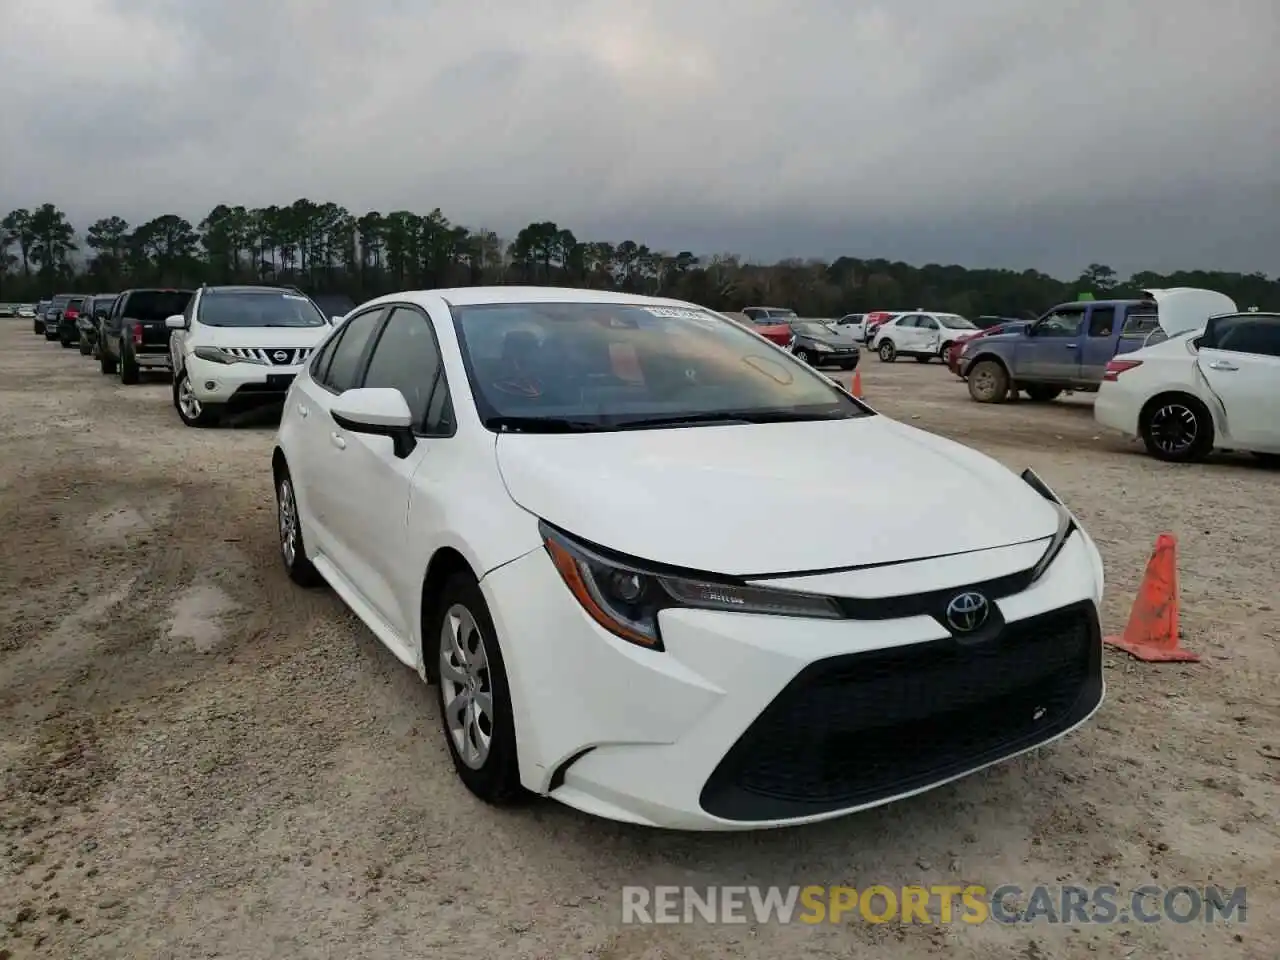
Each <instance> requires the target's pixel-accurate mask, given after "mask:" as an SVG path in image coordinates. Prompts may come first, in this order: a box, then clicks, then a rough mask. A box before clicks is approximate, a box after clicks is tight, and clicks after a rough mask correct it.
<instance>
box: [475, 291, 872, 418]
mask: <svg viewBox="0 0 1280 960" xmlns="http://www.w3.org/2000/svg"><path fill="white" fill-rule="evenodd" d="M451 309H452V312H453V317H454V327H455V329H456V330H457V334H458V342H459V345H460V346H461V348H462V357H463V363H464V365H465V367H466V370H467V377H468V378H469V379H470V381H471V389H472V393H473V395H474V396H475V401H476V407H477V409H478V411H479V413H480V417H481V419H482V420H484V421H485V424H486V426H488V427H490V428H491V429H499V428H502V427H504V426H505V427H508V428H510V429H515V430H528V431H544V432H553V431H554V432H569V431H578V430H581V431H591V430H625V429H638V428H642V427H647V426H655V427H657V426H668V425H670V426H676V425H681V424H686V423H689V424H693V423H708V424H711V423H724V422H751V423H758V422H782V421H790V420H834V419H847V418H850V417H860V416H869V415H870V411H868V410H866V409H865V408H864V407H862V406H860V405H859V404H858V403H856V402H855V401H854V400H852V399H851V398H850V397H849V396H848V394H846V393H844V392H843V391H841V390H839V389H838V388H837V387H836V386H835V385H834V384H833V383H831V382H830V381H829V380H827V378H826V377H823V376H821V375H820V374H817V373H814V372H813V371H811V370H809V369H807V368H806V367H803V366H801V365H800V364H798V363H796V362H794V361H792V360H790V359H788V358H786V357H783V356H780V355H778V353H777V352H776V351H774V350H772V349H770V348H767V347H765V346H763V345H762V344H761V343H760V341H759V339H758V338H757V337H756V336H755V335H754V334H751V333H749V332H747V331H745V330H743V329H741V328H740V327H738V326H737V325H736V324H734V323H731V322H729V321H727V320H725V319H723V318H721V317H717V316H715V315H714V314H712V313H710V312H708V311H705V310H700V309H694V308H686V307H661V306H648V305H640V304H636V305H632V304H613V303H603V304H602V303H513V304H485V305H477V306H464V307H452V308H451Z"/></svg>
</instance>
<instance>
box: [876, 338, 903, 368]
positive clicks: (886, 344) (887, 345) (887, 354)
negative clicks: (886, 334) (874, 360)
mask: <svg viewBox="0 0 1280 960" xmlns="http://www.w3.org/2000/svg"><path fill="white" fill-rule="evenodd" d="M876 353H878V354H879V355H880V362H881V363H893V361H895V360H897V359H898V348H897V347H895V346H894V345H893V341H892V340H881V341H880V346H879V347H878V348H877V349H876Z"/></svg>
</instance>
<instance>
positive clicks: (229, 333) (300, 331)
mask: <svg viewBox="0 0 1280 960" xmlns="http://www.w3.org/2000/svg"><path fill="white" fill-rule="evenodd" d="M332 329H333V328H332V327H331V326H328V325H327V324H326V325H325V326H323V327H206V326H202V327H201V328H200V336H199V345H200V346H206V347H268V348H270V347H311V346H315V345H316V344H317V343H319V342H320V340H321V339H323V338H324V337H325V336H326V335H327V334H328V333H329V331H330V330H332ZM193 345H195V344H194V342H193Z"/></svg>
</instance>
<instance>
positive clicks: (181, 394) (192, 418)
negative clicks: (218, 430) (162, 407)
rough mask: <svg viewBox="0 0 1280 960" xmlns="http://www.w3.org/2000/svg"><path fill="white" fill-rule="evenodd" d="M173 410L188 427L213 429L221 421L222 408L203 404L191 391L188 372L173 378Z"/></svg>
mask: <svg viewBox="0 0 1280 960" xmlns="http://www.w3.org/2000/svg"><path fill="white" fill-rule="evenodd" d="M173 409H175V410H177V411H178V416H179V417H181V418H182V422H183V423H185V424H186V425H187V426H188V427H213V426H217V424H218V421H219V420H220V419H221V414H222V408H221V407H220V406H219V405H217V404H213V403H201V402H200V401H199V400H198V399H197V398H196V395H195V391H193V390H192V389H191V381H190V380H188V379H187V371H185V370H183V371H182V372H181V373H179V374H178V375H177V376H176V377H174V378H173Z"/></svg>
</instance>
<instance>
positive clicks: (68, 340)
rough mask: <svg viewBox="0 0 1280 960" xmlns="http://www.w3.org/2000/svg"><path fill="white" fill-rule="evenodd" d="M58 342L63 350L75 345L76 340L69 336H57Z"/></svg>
mask: <svg viewBox="0 0 1280 960" xmlns="http://www.w3.org/2000/svg"><path fill="white" fill-rule="evenodd" d="M58 342H59V343H60V344H62V348H63V349H64V350H70V349H71V348H72V347H74V346H75V345H76V342H75V341H74V340H72V339H71V338H70V337H63V336H59V337H58Z"/></svg>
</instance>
